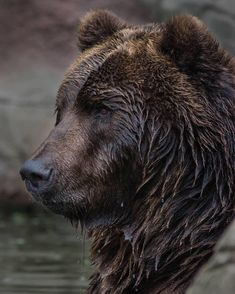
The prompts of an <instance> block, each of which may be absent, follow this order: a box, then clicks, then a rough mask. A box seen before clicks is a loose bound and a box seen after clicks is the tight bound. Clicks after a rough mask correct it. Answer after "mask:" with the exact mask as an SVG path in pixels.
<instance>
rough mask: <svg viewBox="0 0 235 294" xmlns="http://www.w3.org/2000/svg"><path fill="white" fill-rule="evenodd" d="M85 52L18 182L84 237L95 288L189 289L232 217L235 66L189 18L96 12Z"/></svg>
mask: <svg viewBox="0 0 235 294" xmlns="http://www.w3.org/2000/svg"><path fill="white" fill-rule="evenodd" d="M78 47H79V49H80V54H79V56H78V58H77V60H76V61H75V62H74V63H73V64H72V66H71V67H70V68H69V69H68V71H67V73H66V75H65V78H64V80H63V82H62V84H61V86H60V88H59V91H58V96H57V100H56V111H57V119H56V124H55V127H54V129H53V130H52V131H51V133H50V135H49V137H48V138H47V139H46V140H45V141H44V142H43V143H42V145H41V146H40V147H39V148H38V149H37V151H36V152H35V153H34V155H33V156H32V158H31V159H29V160H28V161H26V162H25V164H24V166H23V167H22V169H21V175H22V178H23V179H24V180H25V182H26V186H27V188H28V190H29V191H30V192H31V193H32V194H33V196H34V197H35V198H36V199H37V200H39V201H41V202H42V203H43V204H44V205H46V206H47V207H49V208H50V209H52V210H53V211H54V212H56V213H59V214H63V215H64V216H66V217H67V218H69V219H71V220H72V221H74V222H77V221H79V222H80V223H81V225H82V226H83V227H84V228H85V230H87V231H88V233H89V236H90V238H91V239H92V242H93V243H92V244H93V245H92V260H93V262H94V263H95V265H96V273H95V274H94V275H93V277H92V280H91V283H90V287H89V289H88V293H99V294H101V293H102V294H105V293H134V292H138V293H184V292H185V289H186V288H187V286H188V285H189V283H190V281H191V280H192V277H193V276H194V275H195V273H196V272H197V271H198V269H199V268H200V266H201V265H202V264H203V263H205V261H207V260H208V258H209V257H210V256H211V254H212V252H213V246H214V244H215V243H216V241H217V240H218V238H219V236H220V235H221V233H222V232H223V230H224V228H225V227H226V226H227V225H228V223H230V222H231V221H232V219H233V218H234V138H235V132H234V130H235V126H234V94H235V63H234V60H233V58H232V57H231V56H230V55H229V54H228V53H227V52H226V51H225V50H223V49H222V48H221V46H220V45H219V44H218V42H217V41H216V40H215V39H214V37H213V36H212V35H211V34H210V33H209V32H208V30H207V28H206V27H205V25H204V24H202V23H201V22H200V21H199V20H198V19H197V18H195V17H192V16H179V17H174V18H172V19H171V20H169V21H168V22H166V23H159V24H151V25H145V26H131V25H128V24H127V23H125V22H124V21H123V20H121V19H119V18H118V17H116V16H115V15H113V14H111V13H109V12H107V11H95V12H90V13H88V14H87V15H86V16H85V17H84V18H83V19H82V21H81V22H80V25H79V30H78Z"/></svg>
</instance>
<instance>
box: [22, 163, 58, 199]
mask: <svg viewBox="0 0 235 294" xmlns="http://www.w3.org/2000/svg"><path fill="white" fill-rule="evenodd" d="M20 175H21V178H22V180H23V181H25V185H26V188H27V190H28V191H29V192H31V193H36V194H37V193H41V192H47V191H48V190H49V189H50V188H51V187H52V185H53V178H54V176H53V175H54V169H53V168H52V167H49V166H47V164H46V163H45V162H44V161H43V160H41V159H34V160H33V159H29V160H27V161H25V163H24V164H23V166H22V168H21V169H20Z"/></svg>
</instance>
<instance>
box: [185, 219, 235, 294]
mask: <svg viewBox="0 0 235 294" xmlns="http://www.w3.org/2000/svg"><path fill="white" fill-rule="evenodd" d="M234 278H235V221H234V222H233V223H232V224H231V225H230V227H229V228H228V230H227V231H226V232H225V234H224V236H223V237H222V238H221V240H220V241H219V243H218V244H217V246H216V248H215V253H214V255H213V256H212V258H211V259H210V260H209V262H208V263H207V264H206V265H205V266H204V268H203V269H202V270H201V271H200V272H199V274H198V275H197V276H196V278H195V280H194V282H193V283H192V285H191V287H190V288H189V289H188V291H187V293H186V294H202V293H203V294H207V293H208V294H212V293H213V294H225V293H226V294H234V293H235V279H234Z"/></svg>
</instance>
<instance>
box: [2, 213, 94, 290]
mask: <svg viewBox="0 0 235 294" xmlns="http://www.w3.org/2000/svg"><path fill="white" fill-rule="evenodd" d="M88 254H89V244H88V242H87V241H85V240H84V237H83V236H82V235H81V233H80V232H79V231H78V230H76V229H75V228H73V227H72V226H71V224H70V223H69V222H68V221H66V220H65V219H64V218H63V217H59V216H56V215H54V214H51V213H49V212H37V213H35V212H33V213H32V212H31V213H25V212H22V211H20V212H19V211H11V212H10V213H9V212H8V213H7V214H6V213H5V212H1V211H0V293H1V294H16V293H22V294H23V293H24V294H29V293H30V294H34V293H35V294H36V293H38V294H39V293H40V294H41V293H43V294H46V293H48V294H50V293H57V294H60V293H64V294H72V293H77V294H78V293H85V289H86V286H87V284H88V277H89V275H90V273H91V272H92V269H91V265H90V262H89V259H88Z"/></svg>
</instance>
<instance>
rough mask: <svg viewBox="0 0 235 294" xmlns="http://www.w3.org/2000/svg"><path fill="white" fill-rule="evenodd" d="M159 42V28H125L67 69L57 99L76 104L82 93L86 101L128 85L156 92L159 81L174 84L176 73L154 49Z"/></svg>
mask: <svg viewBox="0 0 235 294" xmlns="http://www.w3.org/2000/svg"><path fill="white" fill-rule="evenodd" d="M160 40H161V36H160V34H159V29H156V30H154V31H151V30H149V28H147V31H144V30H143V29H142V30H133V29H124V30H122V31H121V32H119V35H118V37H117V36H116V37H114V38H112V39H110V40H109V41H107V42H105V43H103V44H101V45H98V46H95V47H93V48H91V49H89V50H87V51H85V52H84V53H82V54H81V55H80V56H79V57H78V58H77V59H76V60H75V62H74V63H73V64H72V65H71V66H70V68H69V69H68V71H67V73H66V75H65V79H64V81H63V82H62V85H61V87H60V89H59V92H58V97H57V100H60V99H65V97H66V99H68V100H69V101H75V100H76V99H77V98H78V97H79V93H81V92H83V93H86V94H87V98H89V96H101V95H100V94H102V91H103V90H104V89H105V88H110V87H112V88H113V89H114V88H115V87H119V86H126V87H128V85H136V86H138V87H139V88H145V89H150V90H151V88H155V87H158V89H159V88H160V87H159V82H160V80H162V82H163V83H164V80H167V82H165V86H167V85H169V84H171V85H173V84H174V83H175V82H176V80H177V79H178V75H179V72H178V70H177V69H176V67H175V66H174V64H173V63H172V61H171V60H170V59H169V58H167V56H165V55H163V54H162V53H161V52H160V50H158V49H157V47H158V45H159V43H160ZM173 80H174V82H173ZM171 82H172V83H171Z"/></svg>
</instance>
